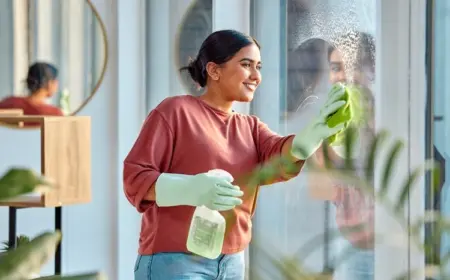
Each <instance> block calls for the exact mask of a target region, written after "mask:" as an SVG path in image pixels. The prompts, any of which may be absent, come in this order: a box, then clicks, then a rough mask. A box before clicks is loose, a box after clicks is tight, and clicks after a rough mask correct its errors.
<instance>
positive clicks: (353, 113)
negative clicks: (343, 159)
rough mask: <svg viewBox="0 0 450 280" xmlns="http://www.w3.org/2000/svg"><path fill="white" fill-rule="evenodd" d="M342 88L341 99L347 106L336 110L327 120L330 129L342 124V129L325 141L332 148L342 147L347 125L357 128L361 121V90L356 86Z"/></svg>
mask: <svg viewBox="0 0 450 280" xmlns="http://www.w3.org/2000/svg"><path fill="white" fill-rule="evenodd" d="M344 87H345V94H344V96H343V97H342V100H345V101H346V102H347V104H345V105H344V106H343V107H341V108H340V109H339V110H337V111H336V113H334V114H332V115H330V116H329V117H328V119H327V125H328V127H330V128H332V127H335V126H337V125H339V124H341V123H344V129H342V130H340V131H339V132H338V133H336V134H334V135H332V136H330V137H329V138H328V139H327V140H328V143H329V144H330V145H333V146H338V145H343V144H344V137H345V129H346V128H347V127H348V126H349V125H354V126H356V127H359V125H360V123H361V121H362V119H363V106H362V102H363V100H362V98H363V96H362V91H361V89H360V88H359V87H358V86H356V85H346V86H344Z"/></svg>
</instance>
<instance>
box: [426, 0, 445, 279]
mask: <svg viewBox="0 0 450 280" xmlns="http://www.w3.org/2000/svg"><path fill="white" fill-rule="evenodd" d="M427 4H428V6H429V7H428V8H429V9H430V13H428V17H429V18H428V19H427V24H428V25H429V26H428V28H427V29H428V31H429V32H430V35H431V38H430V40H429V41H427V44H428V48H429V49H428V53H429V55H431V56H432V57H431V59H430V60H429V61H428V63H429V64H428V67H429V68H431V69H429V72H428V73H429V74H430V77H429V83H431V89H432V90H431V91H429V92H428V94H429V99H428V100H429V102H430V101H431V102H432V103H431V104H430V103H429V104H428V106H429V109H430V108H431V109H432V110H430V111H431V112H430V113H431V116H430V118H428V120H427V124H426V125H427V131H432V134H431V133H430V138H429V139H427V146H428V147H427V148H428V150H429V151H430V154H429V155H428V157H431V156H432V157H433V158H434V159H435V160H436V161H438V163H439V166H440V168H441V177H440V178H439V179H438V180H439V189H434V188H432V187H429V188H427V193H426V200H427V203H426V207H427V210H438V211H441V214H442V215H443V217H444V218H445V219H448V218H449V216H450V192H449V191H450V188H449V181H448V180H447V178H448V174H449V169H448V168H447V167H448V166H449V165H448V161H449V160H450V145H449V141H448V135H447V133H448V131H449V127H450V126H449V124H450V123H449V120H450V118H449V113H450V109H449V107H448V106H449V104H450V103H449V102H448V100H449V92H450V81H449V79H448V72H449V70H450V68H449V67H450V66H449V59H450V55H449V53H448V50H449V46H450V36H449V26H450V14H449V13H448V11H449V9H450V2H449V1H445V0H435V1H428V2H427ZM431 180H432V179H431V178H430V181H429V184H430V185H431V183H432V182H431ZM439 229H440V228H439V225H430V227H429V228H427V231H426V239H425V240H426V241H425V242H427V243H428V246H432V247H433V249H434V250H430V252H428V254H427V260H426V262H427V264H441V265H443V269H444V271H443V272H444V274H445V275H450V264H449V263H448V256H449V254H450V253H449V252H450V234H449V232H448V231H447V230H445V229H441V230H442V233H440V232H439ZM438 234H441V242H440V244H439V242H435V240H436V239H435V237H436V236H437V235H438ZM431 242H433V243H434V244H430V243H431ZM439 247H440V248H439ZM445 261H447V263H444V262H445Z"/></svg>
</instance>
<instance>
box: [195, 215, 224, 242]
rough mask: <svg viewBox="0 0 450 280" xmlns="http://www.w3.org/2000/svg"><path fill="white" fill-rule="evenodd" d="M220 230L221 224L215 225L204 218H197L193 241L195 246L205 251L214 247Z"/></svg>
mask: <svg viewBox="0 0 450 280" xmlns="http://www.w3.org/2000/svg"><path fill="white" fill-rule="evenodd" d="M218 229H219V224H217V223H213V222H211V221H209V220H206V219H203V218H202V217H199V216H195V217H194V223H193V231H192V232H193V235H192V236H193V238H192V239H193V241H194V243H195V245H197V246H199V247H203V248H205V249H209V248H212V247H213V246H214V240H215V237H216V235H217V231H218Z"/></svg>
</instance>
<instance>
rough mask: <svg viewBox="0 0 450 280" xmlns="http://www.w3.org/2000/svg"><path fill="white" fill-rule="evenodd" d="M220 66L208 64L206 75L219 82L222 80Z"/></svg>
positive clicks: (212, 63)
mask: <svg viewBox="0 0 450 280" xmlns="http://www.w3.org/2000/svg"><path fill="white" fill-rule="evenodd" d="M219 72H220V71H219V65H217V64H216V63H214V62H208V63H207V64H206V73H207V75H208V76H209V77H210V78H211V79H212V80H214V81H218V80H219V78H220V73H219Z"/></svg>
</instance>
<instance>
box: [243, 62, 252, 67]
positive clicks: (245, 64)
mask: <svg viewBox="0 0 450 280" xmlns="http://www.w3.org/2000/svg"><path fill="white" fill-rule="evenodd" d="M242 66H244V67H246V68H248V67H250V66H251V65H250V64H249V63H244V64H242Z"/></svg>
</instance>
